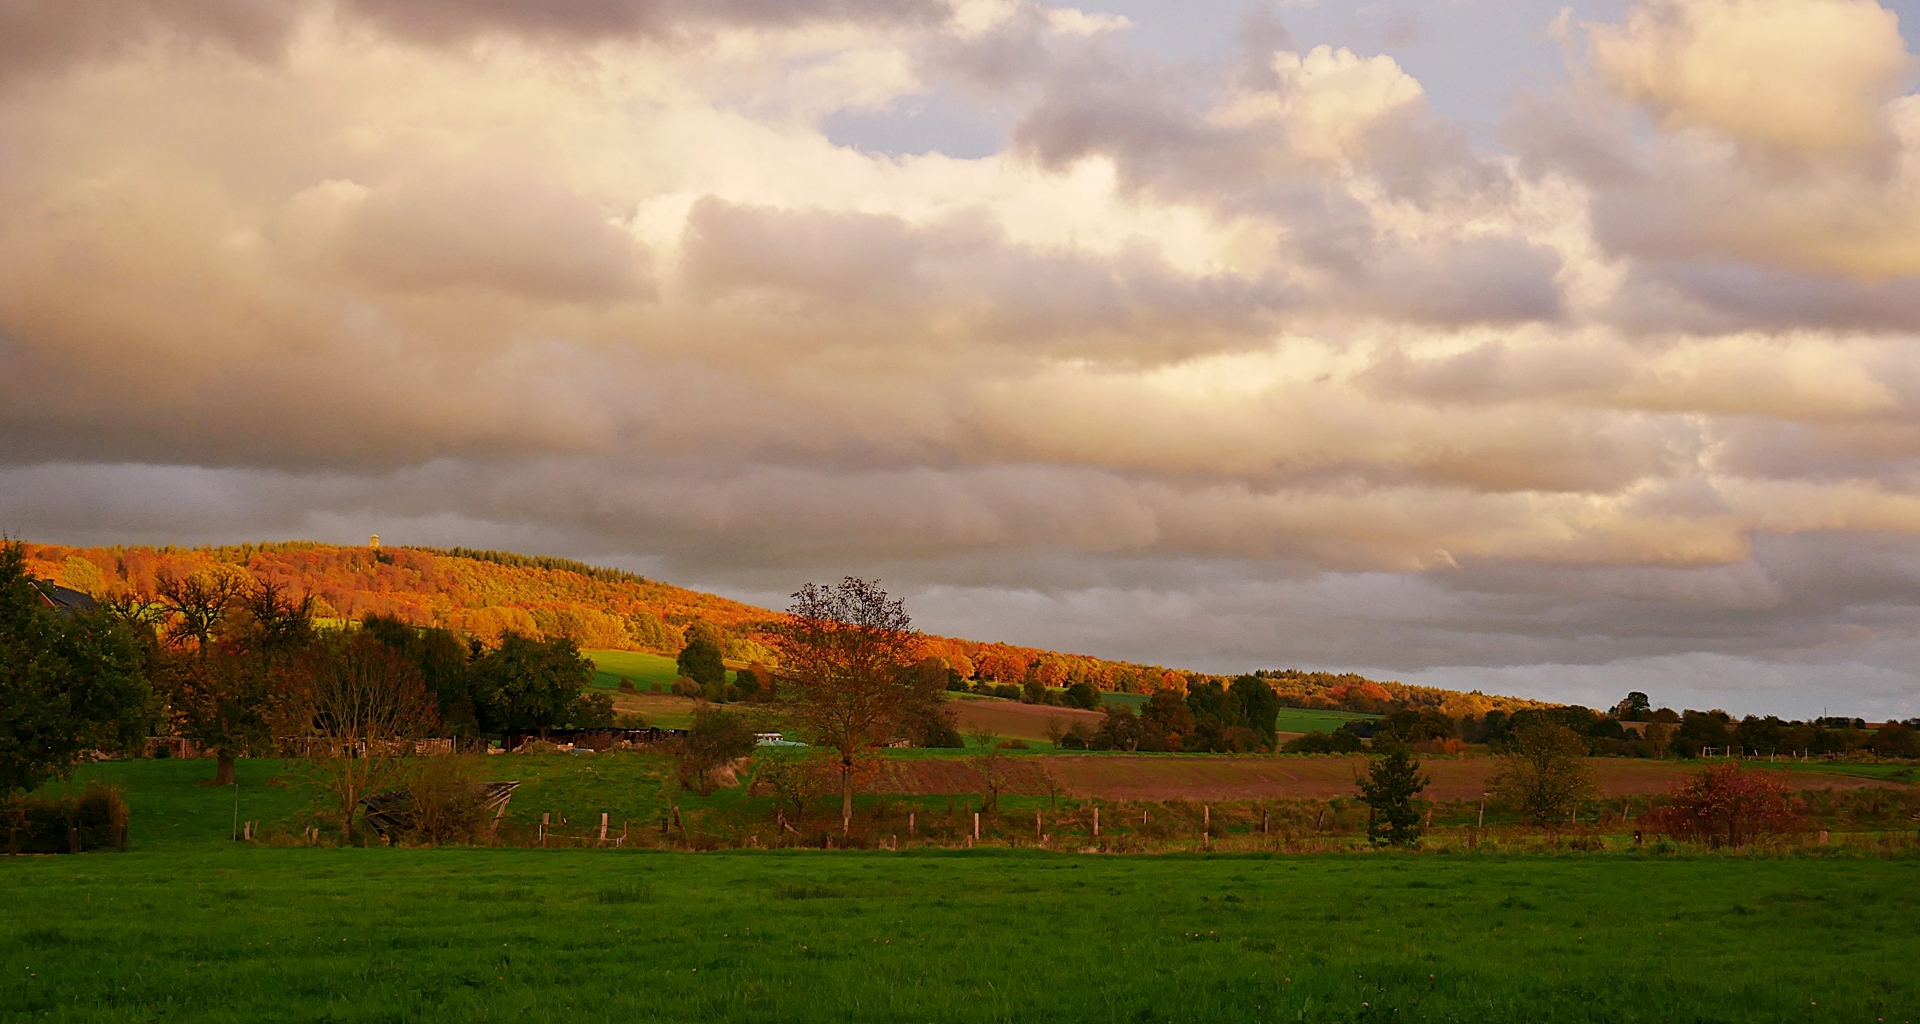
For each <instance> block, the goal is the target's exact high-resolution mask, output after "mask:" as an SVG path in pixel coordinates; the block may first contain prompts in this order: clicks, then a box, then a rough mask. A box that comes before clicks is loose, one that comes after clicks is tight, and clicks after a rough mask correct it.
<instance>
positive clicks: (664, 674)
mask: <svg viewBox="0 0 1920 1024" xmlns="http://www.w3.org/2000/svg"><path fill="white" fill-rule="evenodd" d="M580 653H581V654H584V655H586V656H587V657H589V658H591V659H593V667H594V672H593V685H595V686H598V687H600V688H602V689H609V690H611V689H615V688H618V687H619V685H620V679H621V677H622V676H624V677H626V678H628V679H631V680H633V685H635V686H637V687H639V688H640V689H642V690H646V689H649V688H650V687H652V686H653V684H654V683H659V684H660V687H661V689H666V688H667V687H668V686H669V685H671V684H672V683H673V681H674V680H675V679H678V678H680V665H679V662H677V661H676V660H674V659H673V658H669V657H667V656H666V655H664V654H648V653H646V652H645V651H605V650H591V651H581V652H580ZM736 675H738V673H736V672H735V671H734V670H732V669H728V670H727V681H728V682H732V681H733V677H734V676H736Z"/></svg>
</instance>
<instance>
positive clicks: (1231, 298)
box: [0, 0, 1920, 717]
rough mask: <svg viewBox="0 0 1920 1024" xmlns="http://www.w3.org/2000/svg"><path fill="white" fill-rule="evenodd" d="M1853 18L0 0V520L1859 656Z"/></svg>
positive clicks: (1802, 660)
mask: <svg viewBox="0 0 1920 1024" xmlns="http://www.w3.org/2000/svg"><path fill="white" fill-rule="evenodd" d="M1915 24H1920V2H1905V3H1897V4H1876V3H1875V2H1873V0H1634V2H1626V0H1594V2H1589V3H1576V4H1574V5H1573V6H1571V7H1564V8H1563V7H1562V6H1561V4H1560V2H1559V0H1550V2H1535V0H1428V2H1423V3H1411V4H1395V3H1378V4H1355V3H1345V2H1337V0H1320V2H1319V3H1312V2H1293V3H1284V2H1283V3H1280V4H1278V5H1271V6H1270V5H1264V4H1260V3H1251V4H1250V3H1247V2H1245V0H1181V2H1179V3H1172V2H1161V0H1113V2H1110V3H1092V4H1090V5H1088V6H1083V7H1078V8H1073V7H1053V6H1046V5H1044V4H1041V3H1034V2H1025V0H879V2H871V3H869V2H862V0H547V2H545V3H539V4H529V3H522V2H517V0H338V2H332V3H328V2H291V0H63V2H57V3H56V2H51V0H0V529H4V530H5V531H6V532H8V533H10V534H12V535H14V536H17V537H25V538H28V539H32V540H39V541H47V542H67V543H112V542H129V543H140V542H148V543H158V542H192V543H198V542H208V541H236V540H242V539H277V538H296V537H298V538H312V539H320V540H333V541H360V540H363V539H364V537H365V536H366V535H367V534H368V533H372V532H378V533H380V534H382V535H383V537H384V538H385V539H386V540H387V541H388V542H389V543H421V544H438V545H449V544H468V545H478V546H493V547H503V548H510V549H515V550H520V551H527V552H542V553H551V554H564V555H570V556H575V557H580V558H585V559H590V560H593V561H596V562H600V563H605V564H614V565H620V566H623V567H627V568H632V569H636V570H640V571H643V572H647V573H649V574H653V575H657V576H660V577H662V578H665V579H669V580H672V581H674V582H679V583H683V584H687V585H692V586H699V587H703V588H710V589H717V590H720V591H722V592H724V593H728V594H731V595H734V596H739V597H744V598H747V599H749V600H755V601H758V602H760V603H765V604H772V605H780V604H783V603H784V597H783V595H784V594H786V593H787V592H789V591H791V590H793V589H794V588H795V587H796V586H797V585H798V584H799V583H801V582H804V581H806V580H809V579H822V580H824V579H831V578H837V577H838V576H840V575H842V574H848V573H852V574H859V575H865V576H875V575H877V576H880V577H881V578H883V579H884V580H885V581H886V584H887V585H888V586H889V587H890V588H891V589H893V590H894V591H895V592H896V593H901V594H904V595H906V596H907V597H908V599H909V607H910V609H911V610H912V611H914V612H915V613H916V616H917V618H918V620H919V622H920V624H921V625H923V626H924V627H926V628H928V629H931V630H935V631H938V632H943V633H949V634H958V635H964V636H970V637H974V638H978V639H1004V640H1012V641H1019V642H1026V643H1034V644H1042V645H1048V646H1055V647H1063V648H1067V649H1071V650H1077V651H1084V652H1089V653H1096V654H1102V655H1107V656H1113V657H1122V658H1129V659H1135V660H1141V661H1149V662H1158V663H1162V664H1168V665H1179V666H1185V667H1192V668H1202V669H1209V670H1216V671H1237V670H1244V669H1248V668H1253V667H1263V666H1265V667H1282V666H1300V667H1310V668H1335V669H1358V670H1361V671H1366V672H1370V673H1373V674H1376V675H1381V676H1386V677H1392V678H1399V679H1404V680H1408V681H1412V682H1425V683H1434V684H1441V685H1448V686H1458V687H1463V688H1480V689H1484V690H1489V691H1497V692H1507V693H1520V694H1527V695H1535V696H1544V697H1551V698H1558V699H1567V700H1578V701H1583V702H1587V703H1605V704H1611V703H1612V702H1613V701H1614V700H1616V699H1617V698H1618V697H1619V695H1620V694H1621V693H1623V692H1625V691H1626V690H1628V689H1641V690H1646V691H1648V692H1650V693H1651V694H1652V695H1653V696H1654V699H1655V700H1656V701H1657V702H1659V703H1667V704H1672V705H1674V706H1676V707H1680V706H1689V707H1724V708H1727V709H1728V710H1731V711H1735V712H1749V711H1758V712H1768V711H1773V712H1780V713H1787V714H1795V715H1805V714H1818V713H1820V712H1821V710H1822V709H1823V708H1831V709H1832V710H1833V712H1834V713H1840V712H1842V711H1845V712H1847V713H1853V714H1861V715H1865V716H1868V717H1879V716H1881V715H1887V714H1896V715H1901V716H1906V715H1914V714H1920V537H1917V536H1916V535H1917V534H1920V358H1917V356H1920V350H1916V340H1915V336H1914V332H1915V331H1916V329H1920V95H1915V89H1916V84H1917V77H1916V62H1915V61H1914V59H1913V58H1912V56H1911V55H1910V53H1909V47H1908V44H1907V41H1906V39H1905V37H1904V36H1903V29H1905V30H1907V31H1909V32H1910V31H1912V28H1911V26H1913V25H1915Z"/></svg>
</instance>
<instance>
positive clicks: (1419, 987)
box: [0, 844, 1920, 1024]
mask: <svg viewBox="0 0 1920 1024" xmlns="http://www.w3.org/2000/svg"><path fill="white" fill-rule="evenodd" d="M1914 868H1915V863H1914V861H1912V860H1820V859H1791V860H1772V859H1761V858H1753V859H1748V858H1700V859H1636V858H1629V857H1618V856H1614V857H1557V858H1545V857H1541V858H1524V859H1502V858H1493V857H1473V858H1465V857H1462V858H1442V857H1419V856H1379V857H1331V858H1264V857H1198V856H1188V857H1173V858H1113V857H1107V858H1099V857H1075V856H1064V855H1050V854H1012V853H1003V852H993V853H989V852H985V851H981V852H975V853H945V854H937V853H906V854H884V853H817V852H816V853H721V854H705V855H688V854H672V853H620V852H585V851H530V850H498V849H445V850H389V849H340V850H316V849H276V848H258V849H255V848H240V847H235V846H233V845H232V844H214V845H209V846H205V847H201V848H176V849H170V850H152V851H145V852H133V853H125V854H93V855H85V856H82V857H44V858H22V859H19V860H15V861H12V862H9V863H5V864H0V900H4V901H5V903H4V905H5V906H6V907H7V913H6V915H5V918H4V922H3V923H0V1020H7V1021H19V1022H26V1021H35V1022H40V1021H52V1022H62V1021H147V1020H162V1019H174V1018H180V1019H189V1020H195V1021H235V1022H240V1021H245V1022H255V1021H321V1020H325V1021H434V1022H448V1021H509V1020H537V1021H549V1020H554V1021H573V1020H595V1021H598V1020H662V1021H665V1020H672V1021H707V1020H716V1021H877V1022H888V1024H892V1022H896V1021H935V1020H937V1021H1038V1020H1068V1021H1083V1020H1085V1021H1094V1020H1097V1021H1126V1022H1133V1021H1235V1022H1238V1021H1294V1020H1318V1021H1357V1020H1382V1021H1392V1020H1447V1021H1475V1022H1502V1021H1529V1022H1531V1021H1559V1020H1567V1021H1583V1022H1587V1021H1688V1022H1698V1021H1742V1022H1750V1021H1876V1020H1893V1021H1908V1020H1911V1019H1912V1017H1913V1015H1914V1012H1915V1010H1916V1009H1920V980H1917V979H1920V972H1915V971H1914V970H1913V958H1914V954H1915V953H1916V952H1920V949H1916V940H1915V938H1914V932H1913V926H1912V922H1913V919H1914V914H1915V912H1916V911H1917V910H1920V900H1917V899H1916V896H1915V895H1914V891H1913V888H1912V885H1911V879H1912V877H1913V871H1914Z"/></svg>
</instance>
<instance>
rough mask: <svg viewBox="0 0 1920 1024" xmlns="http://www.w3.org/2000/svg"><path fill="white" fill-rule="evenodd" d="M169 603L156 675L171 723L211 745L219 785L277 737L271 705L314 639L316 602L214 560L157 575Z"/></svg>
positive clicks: (165, 603) (229, 780) (165, 605)
mask: <svg viewBox="0 0 1920 1024" xmlns="http://www.w3.org/2000/svg"><path fill="white" fill-rule="evenodd" d="M159 590H160V598H161V601H162V607H163V608H164V609H165V612H164V618H163V620H162V621H163V625H162V636H163V637H164V639H165V641H166V643H165V646H164V648H163V649H162V650H161V652H160V663H159V665H158V668H157V671H156V672H155V677H156V679H157V680H158V682H159V684H160V689H161V690H162V692H163V693H164V694H165V696H166V699H167V703H168V707H169V710H170V712H171V713H172V716H173V722H174V728H175V729H176V731H178V732H179V733H180V734H181V735H183V736H186V737H188V738H189V739H192V740H193V741H194V742H196V743H198V744H200V745H201V746H203V747H206V748H207V749H209V750H212V751H213V753H214V757H215V758H216V762H215V764H216V767H215V769H214V784H215V785H222V786H224V785H231V784H232V783H233V778H234V776H233V766H234V760H235V759H236V758H237V757H239V756H240V755H241V754H244V753H248V752H250V751H252V750H255V749H258V748H261V747H263V746H264V745H266V743H267V742H268V741H269V740H270V739H271V736H272V729H271V724H270V723H271V720H272V717H273V714H274V704H275V701H276V700H277V698H278V697H279V695H280V692H281V690H282V688H283V687H284V685H285V681H286V676H287V673H288V671H289V670H290V669H291V667H292V665H293V663H294V661H295V660H296V658H297V657H298V656H299V655H300V654H301V652H303V651H305V650H307V649H308V648H309V647H311V646H312V644H313V643H314V634H313V614H312V602H311V599H301V600H294V599H293V598H292V597H291V595H289V594H288V592H287V590H286V588H285V587H284V586H282V585H280V584H277V583H273V582H270V581H269V582H258V581H255V580H254V579H253V577H252V575H251V574H249V573H248V572H247V571H246V570H245V569H243V568H241V567H239V566H234V565H216V566H211V567H208V568H204V569H198V570H195V571H194V572H192V573H190V574H189V575H187V576H185V577H168V578H164V579H162V580H161V581H160V584H159Z"/></svg>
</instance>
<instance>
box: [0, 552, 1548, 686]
mask: <svg viewBox="0 0 1920 1024" xmlns="http://www.w3.org/2000/svg"><path fill="white" fill-rule="evenodd" d="M26 554H27V559H28V562H27V570H28V572H30V573H32V574H33V575H35V576H37V577H40V578H42V579H51V580H54V581H56V582H58V583H60V584H62V585H63V586H67V587H71V588H73V589H75V590H80V591H84V592H86V593H88V594H92V595H93V596H95V597H99V598H113V597H117V596H122V595H143V596H144V595H151V594H152V593H153V592H154V589H155V587H156V585H157V583H158V582H159V580H161V579H162V578H165V577H167V576H174V577H183V576H186V575H188V574H189V573H192V572H194V571H196V570H206V569H209V568H211V567H213V566H216V565H229V566H240V567H244V568H245V569H246V570H247V571H248V572H250V573H252V574H253V575H254V576H255V577H256V578H258V579H262V580H271V581H275V582H279V583H284V584H286V585H288V586H289V587H290V588H291V590H292V591H293V592H294V593H297V594H310V595H312V596H313V597H314V599H315V609H316V612H317V614H318V615H319V616H320V617H321V618H323V619H336V620H341V619H359V618H361V617H364V616H367V615H374V614H381V615H394V616H398V617H399V618H402V619H405V620H407V621H409V622H414V623H418V624H421V625H439V626H447V627H450V628H453V629H457V630H462V631H465V632H467V633H471V634H472V635H474V636H476V637H478V638H479V639H480V640H481V642H483V643H488V644H493V643H497V642H498V641H499V638H500V636H501V635H502V634H503V633H505V632H508V631H510V630H511V631H514V632H519V633H523V634H528V635H538V636H567V637H570V638H572V639H573V640H574V641H575V642H577V643H578V644H579V645H580V646H581V647H584V648H615V649H627V650H645V651H658V652H662V653H667V654H672V653H675V652H677V651H679V649H680V647H681V646H682V643H683V638H684V636H685V631H686V628H687V627H688V626H689V625H690V624H692V623H694V622H696V621H699V620H705V621H707V622H710V623H712V624H713V625H715V626H717V627H719V628H720V630H721V632H722V633H723V634H724V635H725V637H726V639H727V651H726V654H727V657H728V658H729V659H731V660H734V661H739V662H757V661H771V660H772V657H773V655H772V652H771V651H769V650H768V649H767V648H766V646H765V643H764V641H765V639H766V636H765V633H766V629H767V628H768V626H769V625H771V624H772V623H773V622H774V621H776V620H777V619H778V618H779V616H780V613H778V612H773V611H769V610H767V609H765V608H758V607H755V606H753V605H749V604H742V603H741V602H739V601H733V600H729V599H727V598H724V597H720V596H719V595H716V594H705V593H701V592H699V591H696V590H688V589H686V588H685V587H676V586H674V585H672V584H670V583H662V582H659V581H657V580H650V579H647V578H646V577H643V576H639V575H636V574H633V573H628V572H621V571H619V570H617V569H605V568H600V567H597V566H591V565H587V564H585V563H582V562H575V561H572V560H569V559H563V558H542V557H530V556H527V555H517V554H511V553H506V552H498V551H476V550H469V549H466V548H451V549H436V548H406V547H382V548H371V547H339V546H335V545H331V544H315V543H310V542H305V541H292V542H285V543H268V544H240V545H230V546H223V547H205V548H192V549H188V548H174V547H161V548H151V547H111V548H74V547H63V546H60V545H52V544H27V545H26ZM929 647H930V653H931V654H933V655H934V656H937V657H940V658H942V659H944V660H945V661H946V662H947V664H948V666H949V667H950V668H952V669H954V670H955V671H957V672H959V673H960V675H962V676H963V677H967V678H979V679H992V680H997V681H1001V682H1020V681H1023V680H1025V679H1028V678H1037V679H1040V680H1041V681H1043V682H1046V683H1048V684H1051V685H1056V686H1058V685H1064V684H1068V683H1071V682H1076V681H1079V680H1082V679H1085V680H1087V681H1088V682H1091V683H1093V684H1094V685H1095V686H1097V687H1099V688H1101V689H1107V690H1126V691H1132V692H1150V691H1153V690H1156V689H1159V688H1161V687H1164V686H1174V687H1177V688H1180V689H1185V687H1186V686H1187V684H1188V683H1189V682H1191V681H1196V680H1203V679H1208V678H1215V677H1212V676H1208V675H1206V674H1204V673H1193V672H1185V671H1181V670H1177V669H1169V668H1165V667H1162V666H1159V665H1137V664H1132V663H1129V662H1120V661H1110V660H1107V659H1104V658H1095V657H1091V656H1088V655H1080V654H1065V653H1061V652H1058V651H1047V650H1041V649H1039V648H1033V647H1019V646H1015V645H1011V644H1001V643H981V642H978V641H973V640H961V639H955V638H951V637H930V638H929ZM1261 674H1262V675H1263V676H1265V677H1267V679H1268V681H1269V682H1271V683H1272V684H1273V686H1274V688H1275V689H1276V690H1277V691H1279V693H1280V696H1281V698H1282V700H1283V701H1284V702H1285V703H1287V704H1289V705H1291V706H1295V707H1326V708H1343V709H1346V710H1353V711H1383V710H1386V709H1388V708H1389V707H1391V706H1394V705H1399V704H1413V705H1420V706H1436V707H1442V708H1444V709H1446V710H1447V711H1448V713H1449V714H1454V715H1463V714H1476V715H1478V714H1484V713H1486V712H1487V711H1490V710H1494V709H1503V710H1515V709H1518V708H1521V707H1530V706H1536V703H1535V702H1533V701H1525V700H1519V699H1516V698H1509V697H1491V696H1486V695H1483V694H1479V693H1459V692H1457V691H1452V690H1436V689H1431V688H1428V687H1418V686H1407V685H1404V684H1401V683H1395V682H1387V681H1380V680H1372V679H1366V678H1363V677H1360V676H1356V675H1333V674H1328V673H1319V672H1296V671H1279V672H1263V673H1261Z"/></svg>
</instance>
